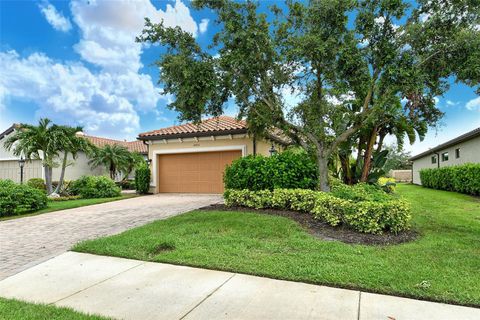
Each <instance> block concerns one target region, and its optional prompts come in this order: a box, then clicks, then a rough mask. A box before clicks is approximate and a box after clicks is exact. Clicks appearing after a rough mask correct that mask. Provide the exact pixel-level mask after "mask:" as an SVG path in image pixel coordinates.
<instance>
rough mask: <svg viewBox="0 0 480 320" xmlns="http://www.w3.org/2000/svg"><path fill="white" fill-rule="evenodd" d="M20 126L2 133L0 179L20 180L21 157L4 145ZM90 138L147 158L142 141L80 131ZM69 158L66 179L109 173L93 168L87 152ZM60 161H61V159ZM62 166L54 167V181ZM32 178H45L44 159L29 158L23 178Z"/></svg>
mask: <svg viewBox="0 0 480 320" xmlns="http://www.w3.org/2000/svg"><path fill="white" fill-rule="evenodd" d="M18 128H19V125H18V124H14V125H12V126H11V127H10V128H8V129H7V130H5V131H4V132H2V133H0V179H11V180H13V181H15V182H20V167H19V163H18V160H19V157H17V156H15V155H14V154H13V153H12V152H11V151H7V150H6V149H5V147H4V145H3V144H4V142H5V140H6V139H7V137H8V136H9V135H11V134H12V133H14V132H15V130H17V129H18ZM78 135H80V136H83V137H84V138H85V139H88V140H89V141H90V142H92V143H93V144H94V145H95V146H97V147H103V146H104V145H106V144H110V145H113V144H118V145H121V146H124V147H126V148H127V149H128V150H130V151H135V152H138V153H140V154H143V155H144V157H145V158H147V146H146V145H145V144H144V143H143V142H142V141H120V140H113V139H107V138H101V137H94V136H89V135H85V134H84V133H78ZM69 157H70V158H69V159H68V160H69V162H70V163H71V165H70V166H69V167H68V168H67V170H66V171H65V180H76V179H78V178H79V177H81V176H83V175H108V170H107V169H106V168H102V167H98V168H95V169H92V168H91V167H90V165H89V164H88V161H89V159H88V157H87V155H86V154H85V153H83V152H80V153H79V154H78V157H77V158H76V159H72V157H71V155H70V156H69ZM59 162H60V161H59ZM60 171H61V168H60V167H56V168H53V172H52V174H53V177H52V178H53V181H58V179H59V177H60ZM32 178H42V179H44V178H45V174H44V171H43V167H42V160H28V161H26V162H25V166H24V176H23V180H24V181H28V180H29V179H32Z"/></svg>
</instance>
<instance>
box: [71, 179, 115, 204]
mask: <svg viewBox="0 0 480 320" xmlns="http://www.w3.org/2000/svg"><path fill="white" fill-rule="evenodd" d="M70 192H71V193H72V194H73V195H79V196H80V197H82V198H85V199H90V198H113V197H118V196H120V193H121V190H120V187H118V186H117V185H116V184H115V182H114V181H113V180H112V179H110V178H108V177H104V176H83V177H80V178H79V179H78V180H75V181H74V182H72V185H71V186H70Z"/></svg>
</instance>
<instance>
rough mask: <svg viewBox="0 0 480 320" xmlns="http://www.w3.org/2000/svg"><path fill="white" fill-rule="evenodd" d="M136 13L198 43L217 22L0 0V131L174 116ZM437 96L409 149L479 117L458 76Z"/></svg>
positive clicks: (156, 123) (150, 10)
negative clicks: (421, 135)
mask: <svg viewBox="0 0 480 320" xmlns="http://www.w3.org/2000/svg"><path fill="white" fill-rule="evenodd" d="M266 3H268V4H273V3H274V1H268V2H266ZM264 4H265V3H264ZM144 17H149V18H150V19H151V20H152V21H154V22H159V21H161V20H163V21H164V24H165V25H167V26H180V27H181V28H182V29H183V30H185V31H188V32H190V33H192V34H193V35H194V36H195V37H196V39H197V41H198V42H199V43H200V45H202V46H204V47H205V46H207V45H208V44H209V43H210V42H211V39H212V36H213V35H214V34H215V32H216V31H218V26H217V25H215V24H214V20H215V16H214V14H213V13H212V12H211V11H209V10H201V11H197V10H194V9H192V8H191V6H190V4H189V1H188V0H173V1H150V0H138V1H112V0H89V1H87V0H71V1H47V0H40V1H20V0H18V1H14V0H6V1H1V2H0V132H2V131H3V130H5V129H6V128H8V127H9V126H10V125H11V124H12V123H36V122H37V121H38V119H40V118H42V117H48V118H50V119H52V120H53V121H54V122H55V123H58V124H67V125H81V126H83V127H84V131H85V132H86V133H87V134H90V135H97V136H103V137H109V138H116V139H127V140H133V139H135V137H136V136H137V135H138V134H139V133H140V132H145V131H149V130H154V129H158V128H161V127H165V126H170V125H173V124H178V123H179V122H178V119H177V114H176V113H175V112H174V111H172V110H169V109H168V108H167V107H166V106H167V104H168V103H169V102H171V101H172V99H173V97H172V96H169V95H165V94H163V93H162V89H161V84H158V83H157V82H158V68H156V67H155V66H153V65H152V63H153V62H154V61H155V59H156V58H158V56H159V54H161V52H162V49H161V48H159V47H158V46H146V45H141V44H139V43H136V42H135V41H134V39H135V36H137V35H139V34H140V32H141V30H142V27H143V23H144ZM437 106H438V108H440V110H442V111H443V112H445V117H444V118H443V120H442V123H441V125H440V127H439V129H438V130H430V132H429V133H428V134H427V136H426V138H425V140H424V141H422V142H416V143H415V144H413V145H409V144H408V143H407V144H406V145H405V149H406V150H408V151H411V152H412V154H416V153H420V152H422V151H425V150H427V149H428V148H431V147H434V146H436V145H438V144H440V143H442V142H444V141H447V140H449V139H452V138H454V137H455V136H458V135H460V134H462V133H465V132H467V131H469V130H473V129H475V128H477V127H480V97H478V96H477V95H475V93H474V90H473V89H471V88H469V87H467V86H465V85H461V84H455V83H452V85H451V88H450V90H449V91H448V92H447V93H446V94H445V95H444V96H442V97H438V100H437ZM227 113H228V114H230V115H235V108H234V107H230V108H229V109H228V110H227ZM389 141H390V142H392V141H393V139H390V140H389Z"/></svg>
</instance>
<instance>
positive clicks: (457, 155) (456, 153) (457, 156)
mask: <svg viewBox="0 0 480 320" xmlns="http://www.w3.org/2000/svg"><path fill="white" fill-rule="evenodd" d="M455 158H456V159H458V158H460V148H457V149H455Z"/></svg>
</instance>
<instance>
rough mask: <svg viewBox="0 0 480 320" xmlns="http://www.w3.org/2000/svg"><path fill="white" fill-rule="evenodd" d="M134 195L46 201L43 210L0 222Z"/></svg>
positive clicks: (11, 217) (2, 218) (8, 217)
mask: <svg viewBox="0 0 480 320" xmlns="http://www.w3.org/2000/svg"><path fill="white" fill-rule="evenodd" d="M136 196H137V195H136V194H124V195H121V196H119V197H114V198H95V199H76V200H65V201H48V206H47V207H46V208H45V209H42V210H38V211H34V212H29V213H24V214H19V215H14V216H6V217H0V221H4V220H11V219H18V218H24V217H31V216H36V215H39V214H42V213H47V212H52V211H58V210H65V209H73V208H78V207H84V206H91V205H93V204H100V203H105V202H111V201H117V200H124V199H128V198H132V197H136Z"/></svg>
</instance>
